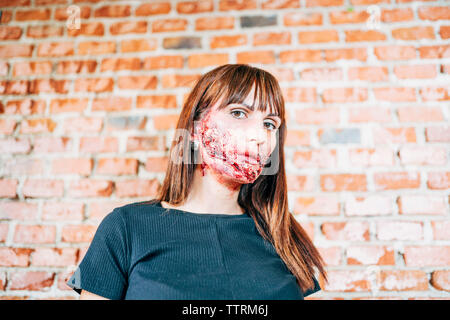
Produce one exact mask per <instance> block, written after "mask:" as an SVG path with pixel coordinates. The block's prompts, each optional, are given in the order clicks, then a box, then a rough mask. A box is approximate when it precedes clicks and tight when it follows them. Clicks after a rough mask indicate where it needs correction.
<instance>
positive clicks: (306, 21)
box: [263, 4, 323, 27]
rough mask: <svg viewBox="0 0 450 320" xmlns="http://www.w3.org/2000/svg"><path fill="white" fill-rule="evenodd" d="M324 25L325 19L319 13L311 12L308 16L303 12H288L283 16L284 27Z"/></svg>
mask: <svg viewBox="0 0 450 320" xmlns="http://www.w3.org/2000/svg"><path fill="white" fill-rule="evenodd" d="M263 5H264V4H263ZM322 24H323V17H322V14H321V13H319V12H309V13H308V14H304V13H302V12H288V13H286V14H285V15H284V16H283V25H285V26H288V27H295V26H315V25H322Z"/></svg>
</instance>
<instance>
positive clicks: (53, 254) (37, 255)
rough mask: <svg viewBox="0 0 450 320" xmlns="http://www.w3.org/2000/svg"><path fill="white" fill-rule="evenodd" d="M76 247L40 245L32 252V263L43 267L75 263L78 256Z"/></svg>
mask: <svg viewBox="0 0 450 320" xmlns="http://www.w3.org/2000/svg"><path fill="white" fill-rule="evenodd" d="M77 251H78V249H76V248H48V247H45V248H44V247H38V248H36V249H35V251H34V252H33V254H32V257H31V265H32V266H41V267H65V266H69V265H73V264H75V262H76V258H77Z"/></svg>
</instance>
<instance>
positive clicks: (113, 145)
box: [80, 137, 119, 153]
mask: <svg viewBox="0 0 450 320" xmlns="http://www.w3.org/2000/svg"><path fill="white" fill-rule="evenodd" d="M118 151H119V142H118V139H117V138H116V137H82V138H81V139H80V152H87V153H98V152H118Z"/></svg>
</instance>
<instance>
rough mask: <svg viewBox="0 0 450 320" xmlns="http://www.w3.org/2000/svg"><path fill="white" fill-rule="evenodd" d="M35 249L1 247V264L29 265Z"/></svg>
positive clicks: (13, 265) (4, 265)
mask: <svg viewBox="0 0 450 320" xmlns="http://www.w3.org/2000/svg"><path fill="white" fill-rule="evenodd" d="M33 250H34V249H27V248H8V247H0V266H2V267H27V266H29V264H30V255H31V253H32V252H33Z"/></svg>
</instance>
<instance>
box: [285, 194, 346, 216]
mask: <svg viewBox="0 0 450 320" xmlns="http://www.w3.org/2000/svg"><path fill="white" fill-rule="evenodd" d="M339 212H340V205H339V200H338V198H337V197H335V196H317V197H298V198H297V199H296V202H295V207H294V214H300V215H303V214H307V215H338V214H339Z"/></svg>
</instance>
